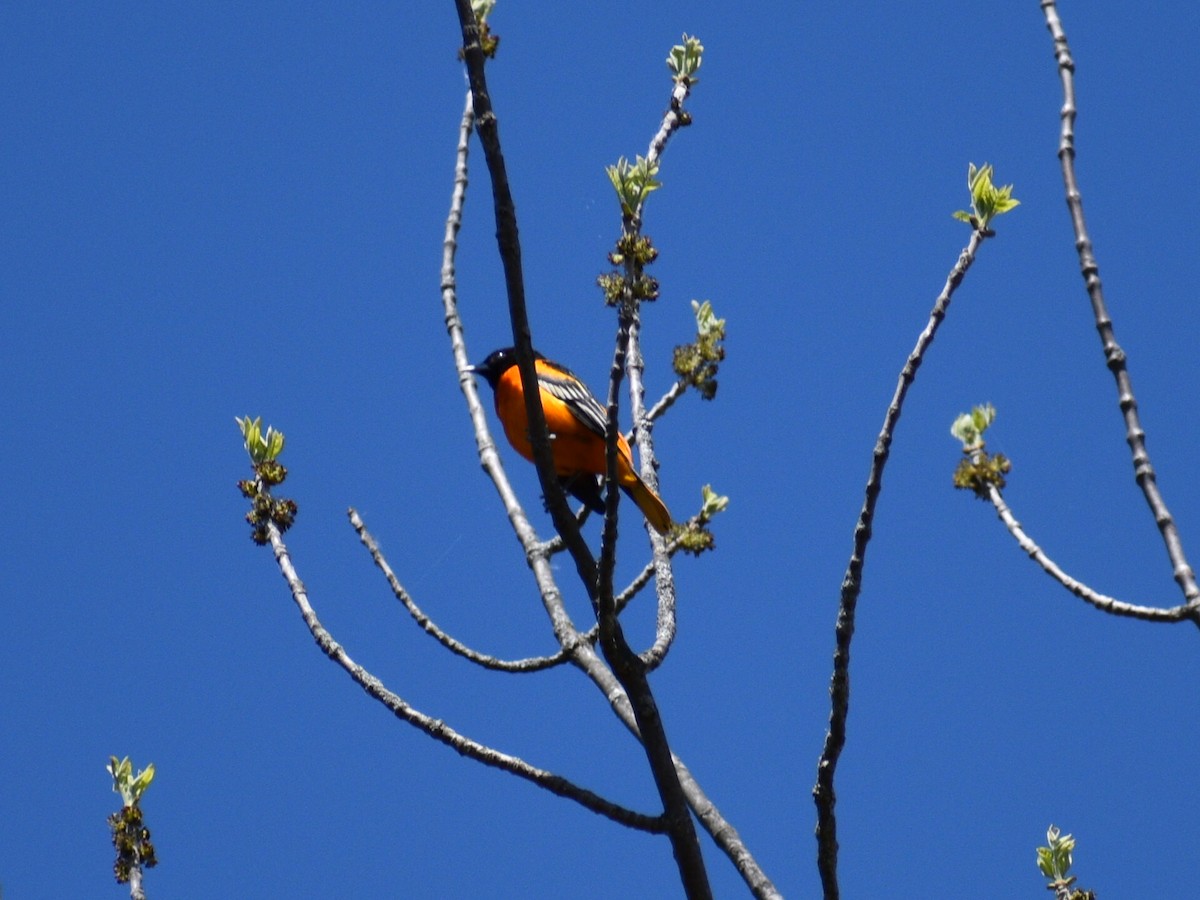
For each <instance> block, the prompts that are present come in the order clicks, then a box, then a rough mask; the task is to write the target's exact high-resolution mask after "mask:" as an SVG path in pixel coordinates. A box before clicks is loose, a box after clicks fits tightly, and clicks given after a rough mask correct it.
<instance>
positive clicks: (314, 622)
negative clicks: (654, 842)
mask: <svg viewBox="0 0 1200 900" xmlns="http://www.w3.org/2000/svg"><path fill="white" fill-rule="evenodd" d="M268 530H269V535H270V539H271V549H272V550H273V551H274V553H275V561H276V563H278V565H279V571H280V572H281V573H282V574H283V578H284V580H285V581H286V582H287V585H288V589H289V590H290V591H291V593H292V599H293V600H294V601H295V602H296V606H297V607H298V608H299V609H300V614H301V615H302V616H303V617H304V624H305V625H307V626H308V630H309V632H310V633H311V634H312V636H313V639H314V640H315V641H316V642H317V646H318V647H320V648H321V651H322V652H323V653H324V654H325V655H326V656H328V657H329V658H330V659H331V660H333V661H334V662H335V663H337V664H338V665H339V666H341V667H342V668H343V669H344V670H345V671H346V673H347V674H349V675H350V677H351V678H353V679H354V681H355V682H357V683H358V685H359V687H361V688H362V689H363V690H364V691H366V692H367V694H369V695H370V696H371V697H372V698H374V699H375V700H377V701H379V702H380V703H382V704H383V705H384V706H386V707H387V708H388V709H389V710H391V712H392V714H393V715H394V716H396V718H398V719H400V720H402V721H404V722H407V723H408V724H410V725H412V726H414V727H415V728H417V729H419V730H421V731H423V732H424V733H425V734H427V735H429V737H431V738H433V739H434V740H437V741H441V742H442V743H443V744H445V745H446V746H448V747H450V748H452V749H453V750H455V751H456V752H458V753H460V754H461V755H463V756H466V757H469V758H470V759H473V760H475V761H477V762H481V763H483V764H484V765H486V766H492V767H493V768H497V769H502V770H504V771H506V772H509V773H511V774H513V775H516V776H518V777H520V778H524V779H526V780H527V781H531V782H533V783H534V784H536V785H538V786H539V787H542V788H545V789H546V790H548V791H550V792H551V793H553V794H557V795H558V796H560V797H565V798H567V799H568V800H574V801H575V802H576V803H578V804H579V805H580V806H583V807H585V808H587V809H590V810H591V811H592V812H594V813H597V814H598V815H602V816H604V817H606V818H609V819H612V820H613V821H614V822H619V823H620V824H622V825H626V826H628V827H630V828H636V829H638V830H639V831H648V832H652V833H662V832H663V831H664V830H665V827H666V826H665V822H664V820H663V817H662V816H648V815H645V814H643V813H638V812H634V811H633V810H631V809H626V808H625V807H623V806H620V805H618V804H616V803H612V802H611V801H609V800H606V799H604V798H603V797H601V796H600V795H599V794H596V793H594V792H592V791H589V790H587V789H586V788H583V787H580V786H579V785H577V784H574V783H573V782H571V781H568V780H567V779H566V778H563V777H562V776H561V775H555V774H554V773H553V772H549V771H546V770H545V769H539V768H536V767H535V766H531V765H530V764H529V763H527V762H525V761H524V760H522V759H520V758H519V757H516V756H512V755H510V754H507V753H502V752H500V751H499V750H496V749H495V748H493V747H488V746H487V745H485V744H481V743H479V742H478V741H475V740H472V739H471V738H468V737H466V736H465V735H462V734H459V733H458V732H457V731H455V730H454V729H453V728H451V727H450V726H448V725H447V724H446V723H445V722H443V721H442V720H441V719H435V718H433V717H432V716H427V715H425V713H422V712H420V711H419V710H417V709H415V708H414V707H412V706H411V705H409V703H408V702H407V701H405V700H404V699H403V698H402V697H400V696H399V695H398V694H395V693H393V692H392V691H389V690H388V689H387V687H385V686H384V684H383V682H382V681H380V680H379V679H378V678H376V677H375V676H374V675H372V674H371V673H370V672H368V671H367V670H366V669H364V668H363V667H362V666H360V665H359V664H358V663H356V662H355V661H354V660H353V659H351V657H350V655H349V654H348V653H347V652H346V650H345V648H343V647H342V645H341V644H339V643H338V642H337V641H335V640H334V639H333V636H332V635H331V634H330V633H329V632H328V631H327V630H326V629H325V627H324V626H323V625H322V624H321V621H320V619H318V618H317V614H316V611H315V610H314V609H313V607H312V605H311V604H310V603H309V600H308V592H307V591H306V590H305V588H304V584H303V583H302V582H301V581H300V576H299V575H297V574H296V568H295V566H294V565H293V564H292V559H291V556H290V555H289V554H288V549H287V546H286V545H285V544H284V543H283V538H281V537H280V535H279V529H277V528H276V527H275V523H274V522H271V523H269V524H268Z"/></svg>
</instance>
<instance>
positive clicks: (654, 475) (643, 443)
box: [609, 78, 692, 671]
mask: <svg viewBox="0 0 1200 900" xmlns="http://www.w3.org/2000/svg"><path fill="white" fill-rule="evenodd" d="M691 90H692V81H691V79H690V78H680V79H679V80H677V81H676V82H675V85H674V87H673V88H672V89H671V100H670V103H669V105H668V107H667V111H666V112H665V113H664V114H663V118H662V122H661V123H660V124H659V127H658V131H657V132H656V133H655V135H654V137H653V138H651V140H650V146H649V147H648V148H647V150H646V162H647V167H648V168H649V169H650V171H653V170H654V167H655V166H657V165H658V161H659V159H660V158H661V156H662V153H663V151H664V150H665V149H666V147H667V141H668V140H670V138H671V135H673V134H674V133H675V132H676V131H678V130H679V129H680V128H682V127H683V125H684V123H685V122H686V121H690V119H685V118H684V113H683V104H684V102H685V101H686V100H687V98H688V96H689V95H690V94H691ZM623 225H624V228H625V230H626V232H628V233H630V234H633V235H640V234H641V230H642V204H639V205H638V208H637V209H635V210H632V215H630V216H628V217H627V219H626V220H625V222H624V223H623ZM641 270H642V264H641V263H640V262H639V261H638V260H637V258H636V254H632V253H630V254H626V256H625V279H626V283H627V284H630V285H631V284H636V283H637V282H638V281H639V280H640V279H641V276H642V271H641ZM626 293H627V294H631V292H629V291H628V290H627V291H626ZM621 313H622V314H621V335H620V338H619V340H618V344H619V347H618V353H617V357H618V359H619V358H620V357H622V356H623V357H624V364H625V372H624V374H625V375H626V377H628V379H629V402H630V415H631V417H632V420H633V424H634V437H635V438H636V441H637V448H638V460H639V462H640V467H641V478H642V481H644V482H645V483H646V485H647V486H648V487H649V488H650V490H652V491H656V492H658V491H660V488H659V483H658V461H657V459H656V457H655V454H654V436H653V427H654V426H653V421H654V420H653V419H652V418H650V416H648V415H647V414H646V388H645V386H644V383H643V381H642V373H643V372H644V370H645V367H646V363H645V360H644V359H643V358H642V348H641V342H640V336H641V311H640V309H639V306H638V303H637V301H636V300H635V299H634V297H633V296H632V295H630V296H627V297H625V298H624V299H623V301H622V305H621ZM620 374H621V373H620V372H619V371H614V372H613V380H614V381H616V380H619V378H620ZM667 405H668V406H669V405H670V404H667ZM663 409H664V410H665V409H666V406H664V407H663ZM615 427H616V426H615V424H613V423H610V431H612V430H614V429H615ZM609 443H610V444H615V439H613V440H610V442H609ZM614 453H615V449H614ZM610 475H611V470H610ZM646 530H647V532H648V534H649V537H650V547H651V551H652V553H653V554H654V574H655V578H654V588H655V594H656V596H657V597H658V608H657V612H656V616H655V630H654V643H653V644H652V645H651V646H650V648H649V649H648V650H646V651H645V652H644V653H643V654H641V657H640V658H641V660H642V663H643V664H644V665H645V667H646V670H647V671H653V670H654V669H656V668H658V667H659V666H660V665H662V662H663V660H664V659H666V656H667V653H668V652H670V649H671V644H672V643H674V641H675V634H676V593H675V573H674V571H673V570H672V568H671V556H670V554H669V553H667V550H666V541H665V540H664V539H663V538H662V536H661V535H659V534H658V533H657V532H656V531H655V530H654V529H653V528H647V529H646Z"/></svg>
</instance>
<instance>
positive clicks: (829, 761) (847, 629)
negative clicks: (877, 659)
mask: <svg viewBox="0 0 1200 900" xmlns="http://www.w3.org/2000/svg"><path fill="white" fill-rule="evenodd" d="M986 237H987V234H986V232H984V231H982V230H980V229H978V228H976V229H975V230H974V231H972V233H971V240H970V242H969V243H968V244H967V246H966V247H965V248H964V249H963V251H962V252H961V253H960V254H959V256H958V261H957V262H955V264H954V267H953V268H952V269H951V270H950V274H949V276H948V277H947V278H946V284H945V286H944V287H943V288H942V292H941V294H939V295H938V298H937V301H936V302H935V303H934V304H933V310H932V311H931V312H930V314H929V322H928V324H927V325H926V326H925V330H924V331H922V332H921V334H920V336H918V338H917V343H916V346H915V347H914V348H913V350H912V352H911V353H910V354H909V355H908V360H907V361H906V362H905V363H904V368H903V369H901V370H900V378H899V380H898V381H897V383H896V391H895V393H894V394H893V395H892V402H891V404H890V405H889V406H888V408H887V413H886V414H885V415H884V417H883V428H882V429H881V430H880V432H879V437H878V438H877V439H876V441H875V451H874V453H873V455H872V458H871V469H870V472H869V473H868V475H867V487H866V497H865V499H864V500H863V505H862V510H861V511H860V512H859V514H858V523H857V524H856V525H855V527H854V549H853V551H852V552H851V554H850V562H849V564H848V565H847V567H846V574H845V575H844V576H843V578H842V590H841V600H840V602H839V605H838V615H837V626H836V629H835V637H836V648H835V649H834V653H833V677H832V679H831V681H830V685H829V696H830V701H831V704H830V706H831V708H830V713H829V731H828V732H827V733H826V735H825V746H824V748H823V749H822V751H821V758H820V759H819V760H818V761H817V783H816V785H815V786H814V787H813V799H814V800H815V802H816V805H817V828H816V836H817V869H818V870H819V872H820V874H821V885H822V888H823V890H824V894H825V898H826V900H836V898H837V897H838V896H839V890H838V880H837V859H838V843H837V817H836V815H835V813H834V807H835V806H836V805H837V794H836V793H835V791H834V785H833V782H834V774H835V772H836V770H837V764H838V758H839V757H840V756H841V753H842V748H843V747H844V746H845V744H846V718H847V716H848V715H849V712H850V642H851V640H852V638H853V637H854V615H855V609H856V607H857V605H858V595H859V593H860V592H861V591H862V573H863V565H864V564H865V562H866V556H867V544H868V543H869V542H870V540H871V525H872V522H873V521H874V518H875V504H876V501H877V500H878V499H879V492H880V491H881V490H882V489H883V470H884V467H885V466H886V465H887V461H888V456H889V454H890V453H891V446H892V438H893V435H894V434H895V430H896V423H897V422H898V421H899V419H900V411H901V409H902V407H903V405H904V398H905V396H906V395H907V394H908V389H909V387H911V385H912V383H913V381H914V379H915V378H916V377H917V369H918V368H919V367H920V365H921V361H922V360H923V359H924V357H925V352H926V351H927V350H928V349H929V345H930V344H931V343H932V342H933V338H934V335H935V334H937V330H938V326H940V325H941V323H942V321H943V320H944V319H945V318H946V310H947V308H948V307H949V306H950V299H951V297H953V295H954V291H955V290H956V289H957V288H958V285H959V284H960V283H961V282H962V279H963V276H964V275H965V274H966V273H967V269H969V268H970V267H971V263H973V262H974V261H975V254H976V252H977V251H978V250H979V246H980V244H982V243H983V241H984V239H985V238H986Z"/></svg>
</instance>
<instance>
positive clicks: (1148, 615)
mask: <svg viewBox="0 0 1200 900" xmlns="http://www.w3.org/2000/svg"><path fill="white" fill-rule="evenodd" d="M988 499H989V500H991V501H992V506H994V507H996V513H997V514H998V515H999V516H1000V521H1001V522H1003V523H1004V526H1005V527H1006V528H1007V529H1008V531H1009V533H1010V534H1011V535H1012V536H1013V537H1014V538H1016V541H1017V543H1018V544H1020V546H1021V549H1022V550H1024V551H1025V552H1026V553H1028V554H1029V556H1030V557H1031V558H1032V559H1033V561H1034V562H1036V563H1037V564H1038V565H1039V566H1041V567H1042V569H1044V570H1045V572H1046V574H1047V575H1049V576H1050V577H1051V578H1053V579H1054V580H1055V581H1057V582H1058V583H1059V584H1061V585H1062V586H1063V587H1065V588H1066V589H1067V590H1068V591H1070V592H1071V593H1072V594H1074V595H1075V596H1076V597H1078V598H1080V599H1081V600H1086V601H1087V602H1088V603H1090V604H1092V606H1094V607H1096V609H1099V610H1102V611H1104V612H1107V613H1112V614H1113V615H1116V616H1129V617H1130V618H1132V619H1142V620H1144V621H1147V622H1179V621H1182V620H1184V619H1187V618H1189V617H1190V616H1191V614H1192V611H1191V608H1190V607H1188V606H1187V604H1184V605H1182V606H1175V607H1172V608H1171V609H1159V608H1156V607H1153V606H1138V605H1137V604H1134V603H1126V602H1124V601H1122V600H1116V599H1114V598H1112V597H1109V596H1106V595H1104V594H1101V593H1098V592H1096V591H1093V590H1092V589H1091V588H1089V587H1088V586H1087V585H1086V584H1084V583H1083V582H1081V581H1077V580H1076V579H1074V578H1072V577H1071V576H1070V575H1068V574H1067V573H1066V572H1064V571H1063V570H1062V569H1060V568H1059V567H1058V565H1057V564H1055V562H1054V560H1052V559H1051V558H1050V557H1049V556H1047V555H1046V553H1045V551H1043V550H1042V548H1041V547H1039V546H1038V545H1037V544H1036V543H1034V541H1033V539H1032V538H1030V537H1029V535H1027V534H1026V533H1025V531H1024V529H1022V528H1021V523H1020V522H1018V521H1017V519H1016V517H1015V516H1014V515H1013V514H1012V510H1010V509H1009V508H1008V504H1007V503H1005V502H1004V498H1003V497H1002V496H1001V495H1000V489H999V488H997V487H996V486H995V485H994V484H992V485H988Z"/></svg>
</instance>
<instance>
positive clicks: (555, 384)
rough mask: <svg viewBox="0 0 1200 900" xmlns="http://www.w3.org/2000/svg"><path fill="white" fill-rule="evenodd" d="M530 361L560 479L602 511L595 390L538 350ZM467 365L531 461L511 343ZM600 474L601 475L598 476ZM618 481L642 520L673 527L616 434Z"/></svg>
mask: <svg viewBox="0 0 1200 900" xmlns="http://www.w3.org/2000/svg"><path fill="white" fill-rule="evenodd" d="M533 367H534V370H535V371H536V372H537V380H538V392H539V394H540V396H541V400H542V411H543V412H544V413H545V415H546V429H547V430H548V431H549V432H550V450H551V453H552V454H553V457H554V470H555V472H556V473H557V474H558V479H559V483H560V484H562V486H563V488H564V489H565V490H567V491H568V492H570V494H571V495H572V496H573V497H575V499H577V500H579V501H580V502H581V503H583V504H584V505H586V506H587V507H588V508H589V509H591V510H593V511H594V512H598V513H603V512H604V497H603V494H602V493H601V489H600V487H601V484H602V476H603V475H604V473H605V471H606V470H607V466H606V465H605V449H606V444H605V429H606V426H607V423H608V416H607V414H606V413H605V410H604V407H603V406H601V405H600V401H599V400H597V399H596V397H595V395H594V394H592V392H591V391H590V390H588V387H587V385H585V384H584V383H583V382H582V381H580V380H579V378H578V377H577V376H576V375H575V373H574V372H572V371H571V370H570V369H568V368H567V367H566V366H564V365H562V364H561V363H556V362H553V361H551V360H549V359H546V357H544V356H543V355H542V354H540V353H538V352H537V351H536V350H535V351H534V352H533ZM468 371H470V372H474V373H475V374H477V375H482V376H483V378H484V380H486V381H487V383H488V384H489V385H491V388H492V391H493V393H494V395H495V401H496V415H497V416H498V417H499V419H500V424H501V425H503V426H504V435H505V437H507V438H508V442H509V443H510V444H512V446H513V449H514V450H516V451H517V452H518V453H520V454H521V455H522V456H523V457H525V458H526V459H527V460H529V461H530V462H532V461H533V446H532V444H530V441H529V420H528V418H527V417H526V415H525V397H524V394H523V393H522V387H521V373H520V371H519V370H518V369H517V351H516V348H515V347H505V348H503V349H500V350H496V351H493V352H492V353H490V354H489V355H488V357H487V358H486V359H485V360H484V361H483V362H481V363H479V364H477V365H473V366H470V367H469V369H468ZM598 476H601V477H598ZM617 484H618V485H620V487H621V490H623V491H624V492H625V493H626V495H628V497H629V499H631V500H632V501H633V502H634V503H636V504H637V506H638V509H640V510H641V511H642V514H643V515H644V516H645V517H646V521H648V522H649V523H650V525H651V526H652V527H653V528H654V530H655V531H657V532H658V533H659V534H667V533H669V532H670V530H671V513H670V512H669V511H668V510H667V507H666V504H665V503H663V501H662V499H661V498H660V497H659V496H658V494H656V493H654V491H652V490H650V488H649V487H647V486H646V483H645V482H644V481H642V479H641V478H640V477H638V474H637V472H636V471H634V468H633V454H632V453H631V452H630V450H629V442H628V441H626V440H625V438H624V437H623V436H622V435H620V434H618V435H617Z"/></svg>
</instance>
